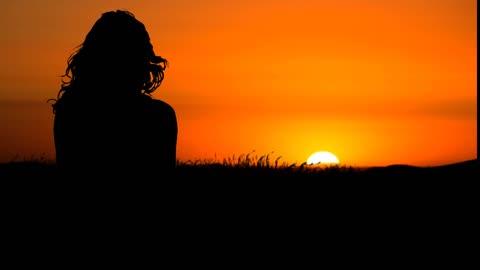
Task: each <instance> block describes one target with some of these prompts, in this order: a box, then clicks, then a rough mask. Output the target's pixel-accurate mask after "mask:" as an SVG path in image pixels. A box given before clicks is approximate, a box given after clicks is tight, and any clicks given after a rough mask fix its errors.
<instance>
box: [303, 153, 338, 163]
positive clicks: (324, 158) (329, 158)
mask: <svg viewBox="0 0 480 270" xmlns="http://www.w3.org/2000/svg"><path fill="white" fill-rule="evenodd" d="M338 162H339V161H338V158H337V157H336V156H335V155H334V154H332V153H330V152H327V151H320V152H316V153H313V154H312V155H311V156H310V157H309V158H308V159H307V164H308V165H312V164H327V163H330V164H331V163H338Z"/></svg>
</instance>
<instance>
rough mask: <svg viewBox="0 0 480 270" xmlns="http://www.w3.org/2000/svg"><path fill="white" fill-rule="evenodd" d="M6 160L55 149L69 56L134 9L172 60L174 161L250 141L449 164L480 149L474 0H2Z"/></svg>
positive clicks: (374, 159)
mask: <svg viewBox="0 0 480 270" xmlns="http://www.w3.org/2000/svg"><path fill="white" fill-rule="evenodd" d="M0 8H1V9H2V10H3V12H2V16H1V18H0V33H1V36H0V37H1V39H0V55H1V57H2V61H3V65H2V66H1V67H0V113H1V114H0V124H1V126H2V134H1V135H0V139H1V140H0V161H1V162H4V161H8V160H11V159H12V158H17V159H18V158H30V157H39V156H43V157H45V158H47V159H52V158H53V157H54V147H53V132H52V128H53V114H52V112H51V108H50V107H49V105H48V104H47V103H46V100H47V99H48V98H52V97H55V96H56V94H57V91H58V89H59V87H60V77H59V76H60V75H62V74H63V73H64V71H65V68H66V59H67V57H68V56H69V55H70V54H71V53H72V52H73V51H74V48H75V46H77V45H79V44H80V43H81V42H82V41H83V39H84V38H85V35H86V34H87V32H88V31H89V30H90V28H91V27H92V25H93V23H94V22H95V21H96V20H97V19H98V18H99V17H100V15H101V14H102V13H103V12H105V11H109V10H115V9H125V10H129V11H131V12H132V13H134V14H135V16H136V17H137V19H139V20H140V21H142V22H143V23H144V24H145V26H146V27H147V30H148V31H149V34H150V37H151V40H152V43H153V45H154V49H155V51H156V53H157V54H159V55H161V56H163V57H165V58H167V59H168V60H169V62H170V66H169V67H168V68H167V70H166V72H165V80H164V83H163V84H162V85H161V86H160V88H158V89H157V91H156V92H155V93H154V96H155V97H156V98H159V99H162V100H164V101H166V102H168V103H170V104H171V105H172V106H173V107H174V108H175V109H176V112H177V118H178V122H179V138H178V148H177V153H178V159H179V160H183V161H186V160H199V159H219V160H221V159H223V158H224V157H232V156H238V155H240V154H246V153H249V152H251V151H253V150H255V153H256V154H258V155H259V156H260V155H264V154H269V153H272V152H273V154H272V156H273V157H279V156H281V159H280V161H284V162H287V163H303V162H305V161H306V160H307V158H308V156H309V155H310V154H312V153H314V152H316V151H330V152H332V153H334V154H335V155H336V156H337V157H338V158H339V159H340V162H341V163H343V164H348V165H354V166H383V165H389V164H398V163H402V164H412V165H419V166H430V165H441V164H446V163H452V162H458V161H463V160H468V159H475V158H477V75H476V73H477V60H476V59H477V28H476V21H477V3H476V1H471V0H383V1H380V0H369V1H367V0H356V1H354V0H351V1H347V0H339V1H327V0H325V1H321V0H317V1H314V0H312V1H306V0H295V1H282V0H276V1H273V0H271V1H270V0H255V1H253V0H252V1H251V0H242V1H235V0H233V1H224V0H206V1H196V0H174V1H153V0H152V1H106V0H104V1H94V0H84V1H65V0H43V1H40V0H38V1H35V0H17V1H2V2H0Z"/></svg>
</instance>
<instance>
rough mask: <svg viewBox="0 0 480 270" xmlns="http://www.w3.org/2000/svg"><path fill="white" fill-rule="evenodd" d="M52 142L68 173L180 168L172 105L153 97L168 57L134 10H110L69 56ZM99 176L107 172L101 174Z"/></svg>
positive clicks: (64, 172)
mask: <svg viewBox="0 0 480 270" xmlns="http://www.w3.org/2000/svg"><path fill="white" fill-rule="evenodd" d="M67 64H68V65H67V68H66V72H65V74H64V75H63V76H62V77H63V79H62V85H61V88H60V90H59V92H58V95H57V99H54V101H55V103H54V104H53V105H52V107H53V111H54V114H55V120H54V141H55V150H56V162H57V166H58V168H59V170H60V172H61V173H62V175H69V176H78V175H82V176H86V175H91V176H92V177H95V176H97V175H98V176H106V177H110V176H112V177H113V176H122V177H125V176H141V175H144V176H145V175H149V176H152V175H153V176H155V175H162V174H168V173H169V172H171V171H172V170H173V169H174V168H175V165H176V144H177V132H178V129H177V119H176V115H175V111H174V109H173V108H172V107H171V106H170V105H169V104H167V103H165V102H163V101H161V100H158V99H155V98H153V97H152V96H151V93H152V92H154V91H155V90H156V89H157V88H158V87H159V86H160V84H161V83H162V81H163V78H164V70H165V68H166V67H167V60H166V59H164V58H162V57H160V56H157V55H155V53H154V50H153V46H152V44H151V43H150V37H149V34H148V32H147V30H146V28H145V26H144V25H143V23H141V22H140V21H138V20H137V19H136V18H135V17H134V15H133V14H132V13H130V12H128V11H121V10H117V11H109V12H106V13H103V14H102V16H101V17H100V18H99V19H98V20H97V21H96V23H95V24H94V25H93V27H92V29H91V30H90V32H89V33H88V34H87V36H86V38H85V40H84V42H83V43H82V44H81V45H80V46H78V47H77V50H76V51H75V52H74V53H73V54H72V55H71V56H70V57H69V58H68V61H67ZM100 174H101V175H100Z"/></svg>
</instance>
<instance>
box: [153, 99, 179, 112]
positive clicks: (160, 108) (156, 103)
mask: <svg viewBox="0 0 480 270" xmlns="http://www.w3.org/2000/svg"><path fill="white" fill-rule="evenodd" d="M148 103H149V109H150V110H151V111H152V112H153V113H155V114H162V115H167V116H175V109H174V108H173V107H172V106H171V105H170V104H168V103H167V102H165V101H163V100H160V99H154V98H149V99H148Z"/></svg>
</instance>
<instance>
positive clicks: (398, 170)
mask: <svg viewBox="0 0 480 270" xmlns="http://www.w3.org/2000/svg"><path fill="white" fill-rule="evenodd" d="M273 154H274V153H273V152H271V153H268V154H263V155H258V154H257V153H255V151H252V152H250V153H246V154H240V155H238V156H236V155H233V156H232V157H228V158H224V159H221V160H218V159H216V158H215V159H203V160H202V159H199V160H187V161H177V166H176V172H175V175H174V176H172V177H171V178H172V179H183V180H185V179H191V180H203V181H204V180H245V181H253V180H254V179H257V180H255V181H258V179H261V180H263V181H266V180H272V179H273V180H282V179H284V180H285V179H286V180H298V179H311V180H330V179H358V180H360V179H387V180H388V179H399V178H401V179H405V180H410V181H411V179H413V178H415V179H418V178H422V179H429V178H432V177H435V178H439V177H449V178H452V179H455V178H469V179H470V178H471V179H476V177H477V176H478V163H477V159H475V160H469V161H465V162H459V163H455V164H448V165H444V166H435V167H416V166H409V165H390V166H385V167H371V168H359V167H353V166H348V165H343V164H315V165H308V164H307V163H306V162H304V163H301V164H297V163H288V162H284V161H282V160H281V158H282V156H278V157H275V156H274V155H273ZM86 165H87V166H88V162H87V164H86ZM56 176H57V170H56V164H55V161H51V160H48V159H45V158H44V157H40V158H34V157H31V158H29V159H24V160H18V159H17V160H14V161H11V162H7V163H2V164H0V177H2V179H7V178H24V179H29V178H32V179H41V178H50V179H53V178H55V177H56ZM159 180H161V179H159Z"/></svg>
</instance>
